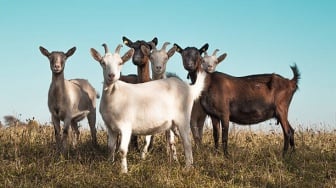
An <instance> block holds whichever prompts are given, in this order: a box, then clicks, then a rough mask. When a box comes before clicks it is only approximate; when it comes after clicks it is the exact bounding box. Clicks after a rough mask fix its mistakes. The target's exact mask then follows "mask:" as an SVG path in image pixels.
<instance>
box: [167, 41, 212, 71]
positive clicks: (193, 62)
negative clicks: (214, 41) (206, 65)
mask: <svg viewBox="0 0 336 188" xmlns="http://www.w3.org/2000/svg"><path fill="white" fill-rule="evenodd" d="M174 45H175V46H176V47H177V50H176V51H177V52H179V53H180V54H181V56H182V61H183V67H184V68H185V69H186V70H187V71H188V72H194V71H196V70H197V69H198V67H199V66H200V65H201V63H202V56H201V55H202V53H203V52H205V51H206V50H207V49H208V47H209V45H208V44H205V45H204V46H203V47H202V48H200V49H197V48H195V47H187V48H185V49H182V48H181V47H179V46H178V45H177V44H174Z"/></svg>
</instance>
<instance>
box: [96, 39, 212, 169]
mask: <svg viewBox="0 0 336 188" xmlns="http://www.w3.org/2000/svg"><path fill="white" fill-rule="evenodd" d="M121 47H122V45H118V47H117V48H116V50H115V53H114V54H111V53H107V54H105V55H104V56H101V55H100V54H99V52H97V50H95V49H93V48H91V55H92V57H93V58H94V59H95V60H96V61H98V62H99V63H100V65H101V67H102V69H103V76H104V87H103V93H102V99H101V101H100V113H101V115H102V118H103V120H104V122H105V125H106V127H107V130H108V135H109V136H108V147H109V149H110V151H111V153H110V157H111V159H112V161H114V155H115V148H116V141H117V136H118V134H119V133H120V134H121V143H120V146H119V151H120V153H121V158H122V159H121V172H122V173H127V159H126V155H127V151H128V144H129V141H130V137H131V134H134V135H152V134H155V133H159V132H163V131H166V130H169V129H170V128H172V127H175V126H176V127H178V129H179V133H180V136H181V138H182V143H183V147H184V151H185V161H186V166H187V167H190V166H191V165H192V163H193V156H192V146H191V143H190V135H189V134H190V127H189V125H188V124H189V122H190V113H191V108H192V104H193V101H194V100H195V99H196V98H198V97H199V95H200V93H201V92H202V90H203V84H204V78H205V72H199V73H198V79H197V81H196V82H195V84H194V85H193V86H189V85H188V84H186V83H185V82H183V81H182V80H180V79H178V78H175V77H172V78H168V79H161V80H155V81H151V82H146V83H141V84H129V83H126V82H123V81H120V80H119V78H120V70H121V68H122V65H123V64H124V63H125V62H126V61H127V60H129V59H130V58H131V57H132V55H133V53H134V49H130V50H129V51H128V52H126V53H125V55H123V56H122V57H120V55H119V51H120V48H121ZM157 91H160V92H157ZM153 93H156V94H157V98H152V97H151V96H152V94H153ZM162 99H165V100H162Z"/></svg>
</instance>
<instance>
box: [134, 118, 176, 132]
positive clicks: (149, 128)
mask: <svg viewBox="0 0 336 188" xmlns="http://www.w3.org/2000/svg"><path fill="white" fill-rule="evenodd" d="M139 125H140V124H139ZM171 125H172V123H171V121H158V122H150V123H147V124H142V126H136V125H135V126H133V129H132V134H134V135H152V134H156V133H161V132H164V131H165V130H168V129H169V128H170V127H171Z"/></svg>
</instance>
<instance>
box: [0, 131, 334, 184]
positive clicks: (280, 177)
mask: <svg viewBox="0 0 336 188" xmlns="http://www.w3.org/2000/svg"><path fill="white" fill-rule="evenodd" d="M211 135H212V132H210V131H206V132H205V135H204V141H203V143H204V145H203V147H202V148H201V149H199V150H196V149H195V148H193V149H194V150H193V151H194V152H193V154H194V167H193V168H192V169H189V170H188V169H185V168H184V158H183V157H184V155H183V148H182V144H181V143H180V142H179V143H178V145H177V146H178V149H177V151H178V157H179V163H178V162H174V161H172V162H169V158H168V156H167V154H166V148H165V146H166V144H165V141H164V139H163V138H164V136H163V135H160V136H156V139H155V145H154V149H153V151H152V152H151V153H150V155H149V156H148V157H147V159H146V160H141V158H140V154H139V153H138V152H135V151H130V152H129V153H128V167H129V173H128V174H119V171H120V156H119V155H117V160H116V162H115V163H112V162H110V161H108V160H107V156H108V150H107V143H106V140H107V136H106V132H104V131H98V141H99V148H94V147H93V146H92V145H91V144H90V132H89V131H87V130H82V131H81V141H80V143H78V145H77V146H76V147H70V149H69V152H68V155H67V156H57V154H56V152H55V140H54V132H53V127H51V126H37V127H33V128H22V127H10V128H1V129H0V187H336V132H335V131H333V132H330V131H329V132H324V131H315V132H314V131H311V130H304V131H303V130H302V131H300V130H296V133H295V141H296V151H295V152H294V153H292V154H289V155H287V156H286V157H285V158H283V157H282V147H283V135H282V133H275V132H268V133H264V132H259V131H257V132H255V131H232V132H230V134H229V135H230V137H229V152H230V154H231V157H230V158H225V157H224V156H223V151H222V149H220V150H219V151H216V150H215V149H214V147H213V141H212V136H211Z"/></svg>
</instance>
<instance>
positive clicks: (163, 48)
mask: <svg viewBox="0 0 336 188" xmlns="http://www.w3.org/2000/svg"><path fill="white" fill-rule="evenodd" d="M169 44H170V42H165V43H164V44H163V45H162V48H161V50H165V51H166V47H167V46H168V45H169Z"/></svg>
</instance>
